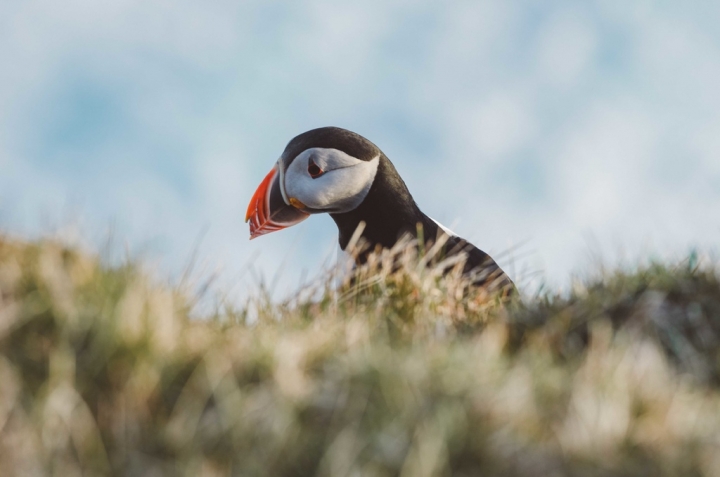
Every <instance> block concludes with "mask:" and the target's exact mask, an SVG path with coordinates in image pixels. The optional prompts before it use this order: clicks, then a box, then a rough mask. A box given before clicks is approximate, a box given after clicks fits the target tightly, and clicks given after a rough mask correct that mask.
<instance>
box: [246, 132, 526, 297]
mask: <svg viewBox="0 0 720 477" xmlns="http://www.w3.org/2000/svg"><path fill="white" fill-rule="evenodd" d="M276 169H277V172H275V169H274V170H273V171H271V173H270V174H268V177H266V181H264V182H263V184H265V183H266V182H272V184H268V185H265V189H267V191H266V192H265V191H264V189H263V185H262V184H261V187H260V188H259V189H258V191H257V192H256V194H255V197H253V201H252V202H251V204H250V207H249V208H248V218H249V219H253V220H252V221H251V226H250V228H251V236H252V237H251V238H254V237H255V236H258V235H262V234H263V233H267V232H270V231H274V230H277V229H279V228H284V227H285V226H289V225H293V224H294V223H297V222H299V221H302V220H304V219H305V218H307V216H308V214H311V213H320V212H327V213H329V214H330V216H331V217H332V219H333V220H334V221H335V223H336V224H337V227H338V231H339V242H340V247H341V248H342V249H343V250H345V249H346V248H347V246H348V244H349V242H350V240H351V237H352V236H353V234H354V233H355V231H356V230H357V229H358V226H360V224H361V223H363V224H364V228H363V229H362V239H363V240H364V241H365V243H366V244H367V245H368V246H369V247H368V250H373V249H376V248H378V247H380V248H391V247H393V245H395V243H396V242H397V241H398V240H399V239H400V238H401V237H403V236H406V235H409V236H411V237H413V238H415V239H421V240H423V241H426V242H434V241H435V240H437V239H439V238H440V237H442V238H443V240H444V241H445V244H444V251H445V255H446V256H448V255H455V254H458V253H463V254H464V255H465V257H466V261H465V265H464V268H463V272H464V274H466V275H468V276H470V277H471V279H472V280H473V282H474V283H475V284H477V285H478V286H484V287H487V288H491V289H493V290H501V291H504V292H509V291H512V290H514V285H513V283H512V281H511V280H510V278H509V277H508V276H507V275H506V274H505V273H504V272H503V271H502V270H501V269H500V267H499V266H498V265H497V264H496V263H495V261H494V260H493V259H492V258H491V257H490V256H489V255H488V254H486V253H485V252H483V251H482V250H480V249H479V248H477V247H475V246H474V245H472V244H471V243H469V242H467V241H466V240H464V239H462V238H460V237H458V236H456V235H454V234H453V233H451V232H449V231H448V230H447V229H445V228H444V227H442V226H440V224H438V223H437V222H435V221H434V220H433V219H431V218H430V217H428V216H427V215H426V214H424V213H423V212H422V211H421V210H420V208H419V207H418V206H417V204H416V203H415V200H414V199H413V197H412V195H411V194H410V191H409V190H408V188H407V186H406V185H405V182H404V181H403V180H402V178H401V177H400V174H398V172H397V170H396V169H395V166H394V165H393V164H392V162H390V160H389V159H388V158H387V157H386V156H385V154H383V152H382V151H381V150H380V149H379V148H378V147H377V146H375V145H374V144H373V143H372V142H370V141H368V140H367V139H365V138H364V137H362V136H360V135H358V134H356V133H353V132H351V131H347V130H345V129H340V128H333V127H328V128H320V129H313V130H311V131H308V132H306V133H303V134H300V135H299V136H297V137H295V138H294V139H293V140H291V141H290V142H289V143H288V145H287V147H286V148H285V151H284V152H283V154H282V156H281V157H280V160H278V165H277V166H276ZM333 173H334V175H333ZM275 184H277V185H275ZM260 192H263V193H260ZM259 193H260V194H259ZM261 196H267V199H266V200H265V201H264V202H263V201H261V198H263V197H261ZM271 196H274V200H273V199H272V198H271ZM278 197H282V199H283V201H284V205H285V207H283V204H282V203H280V201H279V199H278ZM271 203H273V204H274V208H275V210H274V211H273V210H269V209H272V208H273V206H270V204H271ZM265 204H267V209H268V210H262V209H263V205H265ZM277 204H279V205H277ZM289 214H290V215H292V214H294V215H293V216H292V217H290V218H289V219H288V218H287V217H288V215H289ZM258 216H259V217H260V218H261V219H262V218H265V219H266V220H265V222H263V223H261V220H259V219H256V217H258ZM279 216H284V217H285V221H284V222H282V221H278V220H273V217H279ZM418 233H421V234H422V236H421V237H418ZM363 259H364V256H363V255H360V256H358V260H360V261H362V260H363Z"/></svg>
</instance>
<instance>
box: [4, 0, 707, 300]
mask: <svg viewBox="0 0 720 477" xmlns="http://www.w3.org/2000/svg"><path fill="white" fill-rule="evenodd" d="M103 3H104V4H103V5H100V4H99V3H98V2H92V1H89V0H70V1H65V2H54V1H50V0H39V1H17V0H4V1H3V2H0V64H2V65H4V66H3V68H2V71H0V227H2V229H3V230H5V231H7V232H10V233H13V234H15V235H21V236H36V235H38V234H42V233H46V232H48V231H52V230H55V229H57V228H58V227H60V226H63V225H67V224H68V223H73V224H75V223H78V224H79V227H80V229H81V230H82V231H83V234H84V235H85V236H86V237H87V238H88V240H90V241H95V242H96V243H100V242H102V239H103V238H104V237H105V235H106V234H107V231H108V229H109V228H110V227H111V225H112V227H113V229H114V230H115V234H116V235H117V236H118V237H119V238H121V239H123V240H125V241H126V242H127V244H128V246H129V247H130V249H131V250H136V251H144V252H145V253H146V254H148V255H150V256H152V257H153V258H157V259H158V260H159V262H160V269H161V271H162V273H165V274H167V275H173V274H176V273H177V272H178V270H180V269H182V267H183V266H184V265H185V264H186V263H187V261H188V257H189V256H190V254H191V251H192V250H193V247H194V244H195V243H196V242H197V241H198V238H199V237H202V242H201V245H200V250H199V253H200V256H201V257H202V262H203V264H204V267H205V268H206V269H208V270H215V269H217V270H221V271H222V276H223V277H224V280H225V281H226V282H228V283H229V284H231V285H233V286H234V287H235V288H234V289H235V290H243V289H245V284H246V283H248V282H252V281H253V280H254V278H252V277H251V276H250V275H248V274H247V273H246V270H247V265H248V263H252V266H253V269H254V270H255V273H256V275H262V276H265V277H268V278H270V277H272V276H274V275H277V274H278V270H281V271H282V273H280V275H281V276H282V279H281V280H280V284H279V285H278V288H279V289H280V290H281V291H282V290H288V289H291V288H293V287H294V286H295V285H296V284H298V283H299V281H300V279H301V276H302V275H303V273H304V271H309V272H310V273H312V272H313V271H314V270H317V269H318V267H319V266H320V265H321V263H322V261H323V260H324V259H326V258H327V257H328V256H332V255H333V253H334V250H335V243H336V236H337V233H336V229H335V227H334V224H333V222H332V220H331V219H330V218H329V217H312V218H311V219H310V220H307V221H305V222H303V223H302V224H300V225H298V226H296V227H293V228H292V229H288V230H285V231H282V232H279V233H275V234H271V235H268V236H264V237H262V238H260V239H257V240H254V241H252V242H250V241H248V240H247V237H248V231H247V226H246V224H244V222H243V219H244V212H245V207H246V206H247V202H248V200H249V198H250V196H251V195H252V192H253V191H254V189H255V186H256V185H257V184H258V183H259V182H260V180H261V179H262V177H263V176H264V175H265V173H266V172H267V171H268V170H269V168H270V167H271V166H272V164H273V163H274V161H275V160H276V159H277V157H278V156H279V154H280V153H281V152H282V150H283V148H284V145H285V143H286V142H287V141H288V140H289V139H291V138H292V137H293V136H295V135H296V134H299V133H301V132H303V131H305V130H308V129H311V128H314V127H319V126H326V125H336V126H341V127H345V128H348V129H352V130H354V131H356V132H359V133H361V134H363V135H364V136H366V137H368V138H369V139H370V140H372V141H373V142H375V143H376V144H377V145H378V146H380V147H381V149H383V151H384V152H385V153H386V154H387V155H388V157H389V158H390V159H391V160H392V161H393V162H394V163H395V164H396V166H397V168H398V170H399V171H400V173H401V175H402V176H403V178H404V179H405V181H406V182H407V183H408V186H409V187H410V190H411V192H412V193H413V195H414V196H415V198H416V201H417V202H418V203H419V205H420V207H421V208H422V209H423V210H424V211H425V212H426V213H428V214H429V215H431V216H432V217H434V218H436V219H438V220H439V221H441V222H442V223H444V224H445V225H448V226H451V227H452V228H453V229H454V230H455V231H456V232H458V233H459V234H460V235H462V236H465V237H466V238H468V239H470V240H471V241H473V242H474V243H476V245H478V246H480V247H481V248H483V249H485V250H486V251H489V252H491V253H492V254H501V253H502V252H503V251H506V250H508V249H510V248H512V247H513V246H516V245H518V244H522V246H521V247H520V249H519V252H517V253H515V255H514V258H513V259H512V260H510V258H504V259H503V260H501V262H503V264H504V265H505V266H507V267H509V268H510V270H509V271H510V273H511V275H513V276H514V277H515V278H516V279H517V278H520V279H521V280H522V276H525V275H527V272H540V276H541V277H543V279H545V280H547V281H549V282H550V283H551V284H552V285H553V286H566V285H567V284H568V283H569V277H570V275H571V273H572V272H578V271H581V270H582V269H583V267H584V266H585V265H587V263H588V257H590V256H591V255H594V254H598V253H600V254H602V255H603V256H604V257H605V259H606V260H607V261H608V262H616V261H618V260H619V259H621V258H623V257H625V258H627V259H633V258H638V257H639V258H647V257H658V256H659V257H668V258H677V257H682V256H683V255H685V254H686V253H687V252H688V251H689V250H690V249H691V248H692V247H699V248H700V249H701V250H705V251H708V252H715V253H717V244H718V243H719V241H718V239H719V238H720V220H719V219H720V87H718V85H720V33H719V31H718V29H717V24H718V23H719V22H720V4H718V2H712V1H698V2H670V1H655V2H652V1H636V2H626V1H608V0H597V1H588V2H582V3H581V2H571V1H542V2H540V1H537V0H527V1H507V0H502V1H500V0H498V1H449V2H429V1H412V2H411V1H402V0H401V1H394V2H393V1H366V2H339V1H321V0H318V1H314V0H313V1H303V2H289V1H288V2H278V1H276V2H272V1H245V2H230V1H219V0H218V1H208V2H190V1H182V0H181V1H173V2H170V1H154V2H148V1H143V2H141V1H137V0H125V1H117V2H111V3H110V4H106V2H103ZM510 261H512V263H510ZM238 293H241V292H238Z"/></svg>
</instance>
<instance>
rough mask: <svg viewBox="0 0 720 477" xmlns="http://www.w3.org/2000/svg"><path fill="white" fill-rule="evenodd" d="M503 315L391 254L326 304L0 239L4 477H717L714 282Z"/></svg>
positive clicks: (600, 290)
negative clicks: (217, 288)
mask: <svg viewBox="0 0 720 477" xmlns="http://www.w3.org/2000/svg"><path fill="white" fill-rule="evenodd" d="M694 262H695V260H693V259H690V260H688V261H686V262H683V263H680V264H654V265H651V266H647V267H643V268H641V269H639V270H637V271H634V272H632V273H628V272H622V271H616V272H607V271H606V272H604V273H600V272H598V273H597V274H596V275H597V278H595V279H588V281H587V283H586V284H585V285H583V286H576V287H575V288H574V289H573V291H572V292H571V293H570V294H569V295H567V296H556V295H553V294H551V293H546V294H543V295H541V296H539V297H537V298H535V299H532V300H527V301H526V302H524V303H522V302H520V301H518V300H516V301H512V302H509V303H501V302H500V300H499V299H498V298H497V297H493V296H485V295H483V294H481V293H478V292H473V291H468V290H467V289H466V288H464V286H463V283H462V280H460V279H459V278H457V277H456V276H450V277H448V278H444V279H441V278H439V277H438V276H437V272H436V271H435V270H433V269H432V268H423V267H420V266H418V265H417V261H413V260H408V261H407V263H406V264H405V265H404V266H403V267H402V268H401V270H399V271H397V272H394V273H391V272H390V268H391V267H390V265H389V263H390V261H388V260H387V257H384V258H383V257H379V258H378V259H377V261H376V262H374V263H373V264H371V265H370V266H369V267H368V268H367V269H364V270H360V271H358V274H357V276H355V277H354V278H353V280H352V281H351V282H350V283H346V284H345V285H344V286H343V287H341V288H340V289H339V290H337V291H334V287H333V286H331V284H332V283H333V282H334V280H335V278H334V277H332V276H328V277H327V280H326V281H324V282H320V283H318V284H317V286H316V287H315V288H312V289H308V290H304V291H302V292H301V293H299V294H298V296H297V297H295V298H294V299H292V300H290V301H288V302H286V303H272V302H271V301H270V300H268V299H267V298H266V297H264V296H263V295H262V294H260V295H258V296H257V297H255V299H254V300H253V301H252V303H249V305H248V307H247V308H244V309H229V308H228V309H222V310H220V311H218V312H217V313H216V314H215V315H214V316H211V317H207V318H205V319H203V320H198V319H191V318H190V317H189V315H190V310H191V309H192V306H193V300H194V298H193V297H192V296H191V295H190V294H189V293H187V292H185V291H183V290H181V289H178V288H174V287H171V286H167V285H163V284H160V283H157V282H156V281H154V280H152V279H150V278H148V276H147V274H146V273H144V272H143V270H142V268H141V267H140V266H139V265H138V264H132V263H131V264H125V265H122V266H109V265H107V264H105V263H103V262H102V260H100V259H98V258H97V257H95V256H92V255H89V254H86V253H81V252H78V251H76V250H72V249H68V248H65V247H63V246H61V245H59V244H57V243H54V242H52V241H45V242H35V243H23V242H17V241H12V240H9V239H7V238H4V239H3V238H0V475H2V476H6V475H7V476H11V475H22V476H33V475H59V476H73V475H122V476H140V475H153V476H155V475H188V476H198V475H208V476H214V475H242V476H311V475H320V476H361V475H362V476H394V475H401V476H412V477H415V476H450V475H453V476H475V475H484V476H490V475H492V476H495V475H497V476H513V475H520V476H537V475H554V476H564V475H568V476H570V475H572V476H578V475H588V476H603V475H628V476H629V475H647V476H657V475H683V476H688V475H703V476H717V475H720V353H719V350H720V347H719V346H718V344H719V342H720V275H719V274H718V272H717V270H716V269H715V268H713V267H711V266H710V265H707V266H698V265H697V264H695V263H694Z"/></svg>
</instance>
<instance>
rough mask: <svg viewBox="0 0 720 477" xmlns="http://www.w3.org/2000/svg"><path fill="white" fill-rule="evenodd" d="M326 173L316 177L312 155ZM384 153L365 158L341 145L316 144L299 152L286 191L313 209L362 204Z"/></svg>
mask: <svg viewBox="0 0 720 477" xmlns="http://www.w3.org/2000/svg"><path fill="white" fill-rule="evenodd" d="M310 156H312V159H313V161H314V162H315V164H317V165H318V167H320V169H322V170H323V171H325V173H324V174H323V175H321V176H319V177H317V178H315V179H313V178H312V177H311V176H310V174H309V173H308V170H307V169H308V159H309V158H310ZM379 163H380V157H379V156H378V157H375V158H373V159H372V160H370V161H361V160H360V159H357V158H354V157H352V156H350V155H349V154H346V153H344V152H342V151H339V150H337V149H326V148H312V149H308V150H306V151H303V152H302V153H301V154H299V155H298V156H297V157H296V158H295V159H294V160H293V161H292V162H291V163H290V166H289V167H288V169H287V171H285V174H284V175H285V177H284V179H285V192H286V194H287V196H288V200H289V199H290V198H295V199H297V200H299V201H300V202H302V203H303V204H305V205H306V206H308V207H310V208H312V209H319V210H323V211H326V212H333V213H342V212H349V211H351V210H353V209H354V208H356V207H357V206H359V205H360V204H361V203H362V201H363V200H365V197H366V196H367V194H368V192H370V187H372V183H373V180H374V179H375V174H376V173H377V169H378V164H379Z"/></svg>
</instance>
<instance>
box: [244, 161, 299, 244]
mask: <svg viewBox="0 0 720 477" xmlns="http://www.w3.org/2000/svg"><path fill="white" fill-rule="evenodd" d="M278 167H279V166H277V165H276V166H275V167H273V168H272V170H271V171H270V172H269V173H268V175H266V176H265V179H263V180H262V182H261V183H260V185H259V186H258V188H257V190H256V191H255V193H254V194H253V196H252V199H250V204H249V205H248V209H247V213H246V214H245V222H250V240H252V239H254V238H256V237H259V236H261V235H265V234H269V233H270V232H275V231H277V230H282V229H285V228H288V227H290V226H292V225H295V224H298V223H300V222H302V221H303V220H305V219H307V218H308V216H309V214H308V213H306V212H303V211H302V210H300V209H297V208H295V207H293V206H292V205H288V204H286V203H285V200H284V199H283V193H282V187H284V184H282V181H281V180H280V176H281V175H280V174H278Z"/></svg>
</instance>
